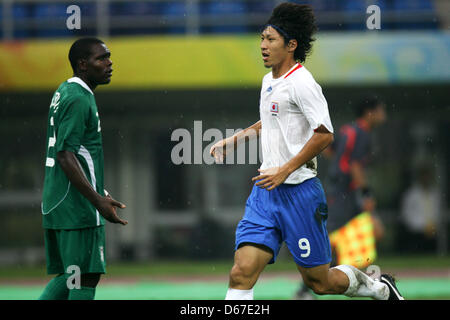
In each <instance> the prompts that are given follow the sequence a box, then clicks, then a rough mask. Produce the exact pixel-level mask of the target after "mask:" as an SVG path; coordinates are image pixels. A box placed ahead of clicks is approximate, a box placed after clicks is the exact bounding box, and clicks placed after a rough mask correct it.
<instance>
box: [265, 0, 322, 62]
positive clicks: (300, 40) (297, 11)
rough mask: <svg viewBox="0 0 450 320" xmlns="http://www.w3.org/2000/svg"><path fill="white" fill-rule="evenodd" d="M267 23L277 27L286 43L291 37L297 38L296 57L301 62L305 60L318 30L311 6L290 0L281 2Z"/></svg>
mask: <svg viewBox="0 0 450 320" xmlns="http://www.w3.org/2000/svg"><path fill="white" fill-rule="evenodd" d="M267 25H272V26H275V27H276V28H275V29H276V30H277V31H278V32H279V33H280V34H281V36H283V38H284V42H285V44H286V45H287V44H288V43H289V40H291V39H295V40H297V49H295V51H294V59H295V60H299V61H300V62H303V61H305V59H306V56H307V55H308V54H309V53H310V52H311V49H312V42H313V41H314V40H315V39H314V38H313V37H312V36H313V34H314V33H315V32H316V31H317V26H316V22H315V17H314V13H313V10H312V8H311V7H310V6H308V5H304V4H297V3H290V2H284V3H281V4H279V5H278V6H276V7H275V8H274V9H273V11H272V16H271V17H270V18H269V20H268V21H267V23H266V26H267ZM280 29H281V32H280Z"/></svg>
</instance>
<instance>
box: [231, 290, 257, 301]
mask: <svg viewBox="0 0 450 320" xmlns="http://www.w3.org/2000/svg"><path fill="white" fill-rule="evenodd" d="M225 300H253V289H250V290H239V289H232V288H228V291H227V295H226V296H225Z"/></svg>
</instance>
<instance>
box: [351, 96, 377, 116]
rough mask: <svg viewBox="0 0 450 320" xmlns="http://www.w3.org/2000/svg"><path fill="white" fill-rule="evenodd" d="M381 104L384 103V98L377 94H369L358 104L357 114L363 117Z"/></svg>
mask: <svg viewBox="0 0 450 320" xmlns="http://www.w3.org/2000/svg"><path fill="white" fill-rule="evenodd" d="M380 104H383V100H381V99H380V98H379V97H378V96H376V95H368V96H366V97H364V98H363V99H361V101H360V102H359V103H358V104H357V105H356V109H355V112H356V116H357V117H358V118H359V117H362V116H364V115H365V114H366V112H368V111H373V110H375V109H376V108H377V107H378V106H379V105H380Z"/></svg>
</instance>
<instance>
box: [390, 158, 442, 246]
mask: <svg viewBox="0 0 450 320" xmlns="http://www.w3.org/2000/svg"><path fill="white" fill-rule="evenodd" d="M440 209H441V203H440V192H439V190H438V188H437V187H436V184H435V175H434V170H433V167H432V164H430V163H422V164H421V165H420V166H419V168H418V170H417V179H416V182H414V183H413V185H412V186H411V187H410V188H409V189H408V190H407V191H406V192H405V194H404V196H403V199H402V206H401V215H400V218H401V221H400V226H399V232H398V237H399V239H398V241H397V244H398V246H399V250H400V251H401V252H405V251H406V252H421V253H424V252H435V251H436V243H437V237H436V228H437V224H438V223H439V212H440Z"/></svg>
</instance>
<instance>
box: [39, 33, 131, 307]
mask: <svg viewBox="0 0 450 320" xmlns="http://www.w3.org/2000/svg"><path fill="white" fill-rule="evenodd" d="M110 56H111V53H110V51H109V49H108V48H107V47H106V45H105V44H104V43H103V42H102V41H101V40H99V39H96V38H82V39H79V40H77V41H75V42H74V43H73V44H72V46H71V48H70V51H69V60H70V64H71V66H72V69H73V74H74V76H73V77H72V78H70V79H68V80H67V81H65V82H63V83H62V84H61V85H60V86H59V88H58V89H57V90H56V92H55V93H54V95H53V98H52V102H51V104H50V111H49V115H48V127H47V151H46V155H47V159H46V163H45V180H44V190H43V197H42V214H43V227H44V234H45V250H46V258H47V272H48V274H57V276H56V277H55V278H53V279H52V280H51V281H50V282H49V283H48V285H47V286H46V288H45V290H44V292H43V293H42V294H41V296H40V297H39V299H41V300H66V299H69V300H89V299H94V297H95V288H96V286H97V284H98V282H99V280H100V275H101V274H102V273H105V230H104V224H105V221H104V220H105V219H106V220H107V221H109V222H112V223H119V224H122V225H126V224H127V223H128V222H127V221H125V220H123V219H121V218H120V217H119V216H118V215H117V212H116V209H117V208H125V205H124V204H122V203H120V202H118V201H116V200H114V199H113V198H112V197H111V196H110V195H109V194H108V193H107V192H106V190H104V186H103V147H102V134H101V127H100V120H99V114H98V110H97V105H96V103H95V97H94V93H93V91H94V89H95V88H96V87H97V86H98V85H102V84H108V83H109V82H110V81H111V75H112V68H111V66H112V62H111V59H110ZM77 275H78V281H77V278H76V276H77Z"/></svg>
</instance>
